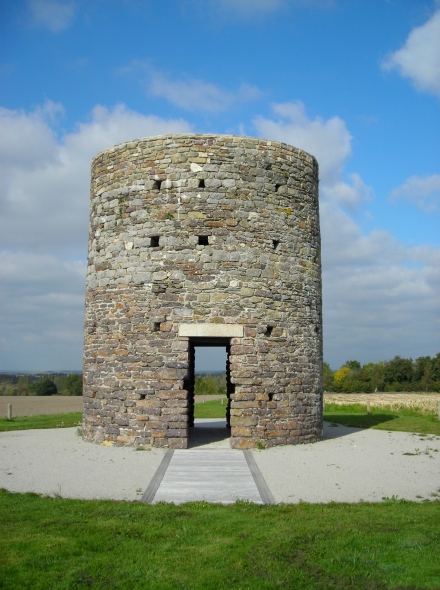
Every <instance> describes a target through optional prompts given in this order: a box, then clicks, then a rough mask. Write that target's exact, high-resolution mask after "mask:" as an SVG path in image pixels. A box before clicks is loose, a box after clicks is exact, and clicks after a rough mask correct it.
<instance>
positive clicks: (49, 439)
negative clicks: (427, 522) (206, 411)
mask: <svg viewBox="0 0 440 590" xmlns="http://www.w3.org/2000/svg"><path fill="white" fill-rule="evenodd" d="M213 423H215V424H213ZM224 424H225V422H224V421H222V420H200V421H197V427H196V428H195V429H194V433H193V435H192V439H191V445H190V446H191V448H200V449H203V448H228V447H229V440H228V436H229V434H228V431H227V430H226V428H225V427H224ZM214 425H215V426H216V428H212V426H214ZM324 432H325V436H324V440H323V441H321V442H318V443H315V444H312V445H298V446H290V447H276V448H273V449H266V450H262V451H258V450H255V451H252V452H253V455H254V457H255V460H256V463H257V465H258V467H259V469H260V471H261V473H262V475H263V477H264V478H265V480H266V483H267V484H268V486H269V488H270V490H271V492H272V494H273V496H274V498H275V500H276V502H277V503H297V502H299V501H301V500H302V501H305V502H311V503H323V502H332V501H334V502H359V501H362V500H363V501H381V500H382V499H383V498H390V499H391V498H393V497H395V498H399V499H407V500H414V501H422V500H433V499H439V498H440V437H436V436H432V435H428V436H422V435H418V434H411V433H405V432H386V431H379V430H362V429H355V428H347V427H344V426H337V427H332V426H331V425H329V424H325V430H324ZM237 452H240V451H237ZM164 453H165V450H163V449H154V450H152V451H135V450H134V449H133V448H132V447H103V446H99V445H95V444H93V443H86V442H83V440H82V439H81V438H80V437H79V436H78V435H77V431H76V428H64V429H51V430H23V431H15V432H3V433H0V488H5V489H7V490H9V491H12V492H36V493H39V494H44V495H48V496H56V495H59V496H62V497H69V498H82V499H91V498H107V499H114V500H131V501H133V500H139V499H140V498H141V497H142V494H143V493H144V492H145V490H146V489H147V487H148V485H149V483H150V481H151V479H152V477H153V476H154V474H155V472H156V470H157V468H158V466H159V464H160V462H161V460H162V458H163V456H164Z"/></svg>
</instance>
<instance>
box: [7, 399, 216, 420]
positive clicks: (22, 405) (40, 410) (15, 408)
mask: <svg viewBox="0 0 440 590" xmlns="http://www.w3.org/2000/svg"><path fill="white" fill-rule="evenodd" d="M221 397H222V396H217V395H197V396H196V402H201V401H205V400H214V399H220V398H221ZM8 404H12V416H15V417H18V416H40V415H41V414H44V415H47V414H70V413H72V412H82V410H83V398H82V396H81V395H79V396H66V395H49V396H36V395H33V396H28V395H2V396H0V418H5V417H6V416H7V413H8Z"/></svg>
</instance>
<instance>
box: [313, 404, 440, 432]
mask: <svg viewBox="0 0 440 590" xmlns="http://www.w3.org/2000/svg"><path fill="white" fill-rule="evenodd" d="M324 420H327V421H329V422H334V423H337V424H343V425H344V426H352V427H355V428H375V429H376V430H388V431H400V432H419V433H421V434H436V435H437V436H440V421H439V420H438V418H437V416H436V415H435V414H427V413H419V412H417V410H414V409H411V408H401V409H399V410H386V409H383V408H377V409H376V408H371V413H370V414H367V406H363V405H361V404H347V405H338V404H325V412H324Z"/></svg>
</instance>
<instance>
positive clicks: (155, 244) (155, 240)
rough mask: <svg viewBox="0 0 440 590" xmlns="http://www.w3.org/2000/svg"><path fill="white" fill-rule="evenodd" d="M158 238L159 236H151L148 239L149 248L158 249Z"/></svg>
mask: <svg viewBox="0 0 440 590" xmlns="http://www.w3.org/2000/svg"><path fill="white" fill-rule="evenodd" d="M159 238H160V236H151V237H150V248H158V247H159Z"/></svg>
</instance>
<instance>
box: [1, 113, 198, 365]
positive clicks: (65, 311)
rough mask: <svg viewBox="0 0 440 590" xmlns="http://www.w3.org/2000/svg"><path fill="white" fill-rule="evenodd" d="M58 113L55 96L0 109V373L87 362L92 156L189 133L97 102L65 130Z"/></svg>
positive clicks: (179, 125)
mask: <svg viewBox="0 0 440 590" xmlns="http://www.w3.org/2000/svg"><path fill="white" fill-rule="evenodd" d="M60 113H62V107H61V105H56V104H54V103H50V102H49V103H46V104H45V105H43V106H42V107H38V108H36V109H35V110H33V111H31V112H25V111H13V110H8V109H1V110H0V117H1V119H0V124H1V127H2V134H1V135H0V156H1V157H2V160H3V170H2V177H1V181H0V182H1V184H0V191H1V192H0V209H1V215H0V299H1V301H2V307H1V310H0V334H1V336H0V370H1V369H3V370H9V369H11V368H16V369H22V370H23V369H29V370H33V369H35V370H44V369H56V368H58V369H79V368H80V367H81V358H80V356H81V342H82V326H83V313H84V286H85V259H86V255H87V231H88V214H89V184H90V162H91V159H92V157H93V156H94V155H96V153H98V152H99V151H101V150H102V149H105V148H107V147H109V146H111V145H114V144H116V143H120V142H123V141H127V140H130V139H135V138H138V137H143V136H149V135H160V134H162V133H187V132H190V131H191V126H190V125H189V124H188V123H187V122H185V121H183V120H173V119H162V118H160V117H155V116H152V115H149V116H145V115H141V114H140V113H136V112H133V111H130V110H129V109H127V108H126V107H125V106H124V105H118V106H116V107H114V108H112V109H109V108H107V107H104V106H96V107H95V108H94V109H93V111H92V113H91V115H90V117H89V120H88V121H86V122H82V123H79V124H78V125H77V127H76V129H74V130H73V131H72V132H70V133H62V132H60V130H59V129H58V126H57V115H59V114H60ZM20 146H21V149H20ZM14 359H15V360H14ZM16 359H23V364H22V365H21V366H17V361H16ZM65 359H72V361H71V362H72V363H73V365H70V366H67V367H66V366H65V365H66V361H65Z"/></svg>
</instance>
